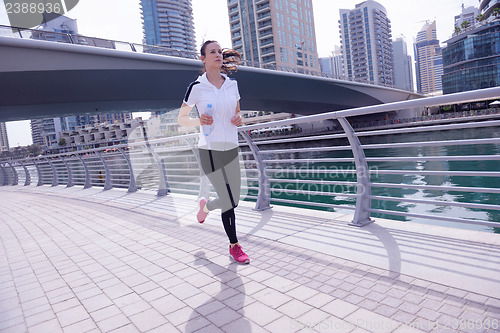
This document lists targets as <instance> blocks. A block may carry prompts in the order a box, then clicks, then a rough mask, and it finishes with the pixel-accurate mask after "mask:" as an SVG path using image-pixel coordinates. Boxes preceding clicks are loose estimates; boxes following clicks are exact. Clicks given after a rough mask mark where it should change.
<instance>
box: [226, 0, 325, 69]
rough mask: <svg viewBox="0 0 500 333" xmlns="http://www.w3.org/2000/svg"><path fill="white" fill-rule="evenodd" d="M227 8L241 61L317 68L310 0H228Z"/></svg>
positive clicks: (233, 42) (234, 42) (232, 36)
mask: <svg viewBox="0 0 500 333" xmlns="http://www.w3.org/2000/svg"><path fill="white" fill-rule="evenodd" d="M227 7H228V12H229V24H230V30H231V42H232V46H233V48H234V49H235V50H237V51H238V52H240V53H241V55H242V58H243V60H247V61H249V62H252V61H253V62H255V63H266V64H274V65H276V66H289V67H294V68H298V69H299V70H307V69H309V70H314V71H319V63H318V52H317V48H316V35H315V31H314V18H313V8H312V0H301V1H297V2H296V1H288V0H229V1H228V3H227Z"/></svg>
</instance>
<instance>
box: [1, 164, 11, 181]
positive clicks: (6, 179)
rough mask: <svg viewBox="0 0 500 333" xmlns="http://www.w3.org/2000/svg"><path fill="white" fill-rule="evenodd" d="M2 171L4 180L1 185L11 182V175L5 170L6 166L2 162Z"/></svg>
mask: <svg viewBox="0 0 500 333" xmlns="http://www.w3.org/2000/svg"><path fill="white" fill-rule="evenodd" d="M0 171H2V177H3V178H2V182H1V183H0V185H1V186H5V185H7V184H8V183H9V176H8V175H7V172H6V171H5V169H4V167H3V166H2V165H1V164H0Z"/></svg>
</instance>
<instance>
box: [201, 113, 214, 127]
mask: <svg viewBox="0 0 500 333" xmlns="http://www.w3.org/2000/svg"><path fill="white" fill-rule="evenodd" d="M213 122H214V119H213V118H212V116H209V115H208V114H204V113H202V115H201V116H200V124H201V125H212V124H213Z"/></svg>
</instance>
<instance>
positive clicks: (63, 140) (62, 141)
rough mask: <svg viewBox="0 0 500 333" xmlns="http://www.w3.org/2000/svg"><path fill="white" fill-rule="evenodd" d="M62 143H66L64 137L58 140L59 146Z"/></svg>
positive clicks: (62, 144)
mask: <svg viewBox="0 0 500 333" xmlns="http://www.w3.org/2000/svg"><path fill="white" fill-rule="evenodd" d="M64 145H66V139H65V138H61V139H60V140H59V146H64Z"/></svg>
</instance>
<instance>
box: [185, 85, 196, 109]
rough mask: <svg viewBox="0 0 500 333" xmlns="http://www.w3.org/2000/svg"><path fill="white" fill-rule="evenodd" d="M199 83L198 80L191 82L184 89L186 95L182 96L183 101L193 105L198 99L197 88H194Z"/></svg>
mask: <svg viewBox="0 0 500 333" xmlns="http://www.w3.org/2000/svg"><path fill="white" fill-rule="evenodd" d="M198 83H200V82H199V81H194V82H192V83H191V84H190V85H189V86H188V88H187V91H186V95H185V96H184V103H186V104H187V105H189V106H190V107H194V106H195V105H196V103H197V102H198V99H199V89H196V88H197V87H196V85H197V84H198Z"/></svg>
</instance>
